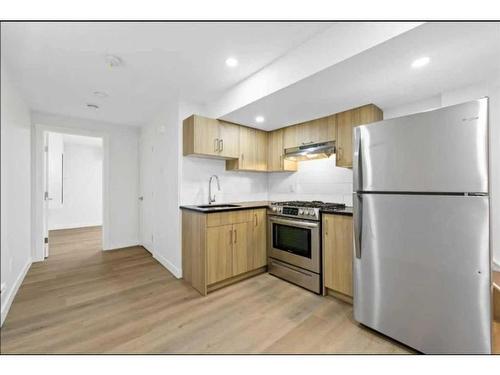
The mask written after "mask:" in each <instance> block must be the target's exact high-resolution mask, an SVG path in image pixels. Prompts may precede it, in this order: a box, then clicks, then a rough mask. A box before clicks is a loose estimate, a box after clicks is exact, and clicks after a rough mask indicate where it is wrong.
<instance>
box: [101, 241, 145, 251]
mask: <svg viewBox="0 0 500 375" xmlns="http://www.w3.org/2000/svg"><path fill="white" fill-rule="evenodd" d="M132 246H141V244H140V243H139V241H124V242H115V243H111V244H108V245H107V246H106V247H105V248H103V250H104V251H108V250H117V249H122V248H124V247H132Z"/></svg>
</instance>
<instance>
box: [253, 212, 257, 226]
mask: <svg viewBox="0 0 500 375" xmlns="http://www.w3.org/2000/svg"><path fill="white" fill-rule="evenodd" d="M253 216H254V217H255V226H257V214H254V215H253Z"/></svg>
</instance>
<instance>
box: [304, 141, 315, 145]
mask: <svg viewBox="0 0 500 375" xmlns="http://www.w3.org/2000/svg"><path fill="white" fill-rule="evenodd" d="M312 143H314V141H309V142H302V145H310V144H312Z"/></svg>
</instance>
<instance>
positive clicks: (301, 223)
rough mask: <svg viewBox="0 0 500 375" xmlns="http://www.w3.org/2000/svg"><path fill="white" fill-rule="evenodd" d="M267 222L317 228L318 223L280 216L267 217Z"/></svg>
mask: <svg viewBox="0 0 500 375" xmlns="http://www.w3.org/2000/svg"><path fill="white" fill-rule="evenodd" d="M269 222H271V223H276V224H285V225H292V226H294V227H300V228H318V227H319V223H308V222H305V221H299V220H287V219H281V218H274V217H273V218H271V217H270V218H269Z"/></svg>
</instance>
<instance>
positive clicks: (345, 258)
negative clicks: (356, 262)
mask: <svg viewBox="0 0 500 375" xmlns="http://www.w3.org/2000/svg"><path fill="white" fill-rule="evenodd" d="M322 224H323V285H324V287H325V289H326V292H330V291H331V292H333V294H336V295H337V297H340V298H342V297H345V298H342V299H344V300H346V301H349V302H352V276H353V274H352V255H353V233H352V231H353V229H352V216H347V215H331V214H325V215H323V223H322Z"/></svg>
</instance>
